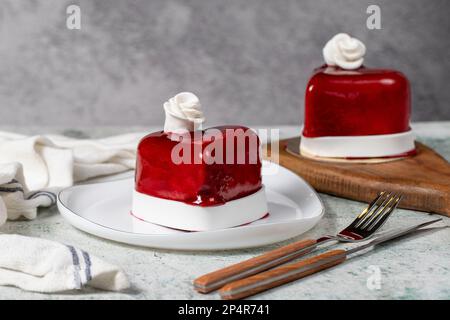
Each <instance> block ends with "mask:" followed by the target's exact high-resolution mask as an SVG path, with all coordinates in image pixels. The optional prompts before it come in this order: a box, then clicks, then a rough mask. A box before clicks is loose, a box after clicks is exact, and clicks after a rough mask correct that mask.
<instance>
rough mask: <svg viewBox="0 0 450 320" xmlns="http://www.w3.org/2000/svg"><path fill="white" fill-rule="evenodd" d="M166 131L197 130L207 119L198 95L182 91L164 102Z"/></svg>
mask: <svg viewBox="0 0 450 320" xmlns="http://www.w3.org/2000/svg"><path fill="white" fill-rule="evenodd" d="M164 110H165V112H166V122H165V124H164V131H165V132H175V131H178V130H188V131H192V130H197V129H198V128H199V127H200V125H201V124H202V123H203V122H204V121H205V117H204V116H203V111H202V106H201V104H200V100H199V99H198V97H197V96H196V95H195V94H193V93H191V92H181V93H179V94H177V95H176V96H174V97H172V98H170V99H169V101H166V102H165V103H164Z"/></svg>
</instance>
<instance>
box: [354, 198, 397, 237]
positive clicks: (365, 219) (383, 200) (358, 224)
mask: <svg viewBox="0 0 450 320" xmlns="http://www.w3.org/2000/svg"><path fill="white" fill-rule="evenodd" d="M391 194H392V193H391V192H387V193H384V194H383V195H382V196H381V197H380V199H379V200H381V203H379V201H377V203H375V205H374V207H375V209H373V207H372V208H371V209H373V210H369V211H368V212H367V214H365V215H364V217H363V218H362V219H360V220H359V221H358V222H357V223H356V224H355V225H354V226H353V227H354V228H357V229H359V228H361V225H362V224H364V223H365V222H366V221H367V219H369V218H370V217H371V216H372V215H373V214H374V213H375V212H377V211H378V210H379V209H380V208H382V207H383V206H384V205H385V204H386V201H388V200H389V198H390V196H391ZM377 204H378V205H377Z"/></svg>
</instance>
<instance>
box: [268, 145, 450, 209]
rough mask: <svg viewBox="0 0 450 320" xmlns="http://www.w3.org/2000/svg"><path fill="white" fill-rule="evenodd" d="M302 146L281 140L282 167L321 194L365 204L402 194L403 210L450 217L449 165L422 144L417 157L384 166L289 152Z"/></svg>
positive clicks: (391, 162) (418, 146)
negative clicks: (380, 196) (378, 197)
mask: <svg viewBox="0 0 450 320" xmlns="http://www.w3.org/2000/svg"><path fill="white" fill-rule="evenodd" d="M299 143H300V139H299V138H295V139H289V140H282V141H280V155H279V157H280V164H281V165H282V166H283V167H286V168H288V169H290V170H292V171H293V172H295V173H297V174H298V175H300V176H301V177H302V178H303V179H305V180H306V181H308V183H310V184H311V185H312V186H313V188H314V189H316V190H317V191H319V192H323V193H328V194H332V195H335V196H339V197H343V198H348V199H353V200H358V201H364V202H369V201H371V200H372V199H373V198H375V196H376V195H377V194H378V193H379V192H380V191H382V190H387V191H394V192H401V193H402V194H403V196H404V197H403V199H402V201H401V202H400V205H399V206H400V207H401V208H405V209H414V210H419V211H426V212H432V213H439V214H442V215H445V216H450V164H449V163H448V162H447V161H446V160H445V159H444V158H443V157H442V156H440V155H439V154H438V153H436V152H435V151H434V150H432V149H431V148H429V147H427V146H425V145H423V144H421V143H419V142H416V147H417V155H415V156H413V157H409V158H404V159H399V160H395V161H389V162H382V163H346V162H329V161H320V160H313V159H310V158H306V157H303V156H301V155H299V154H298V153H297V154H295V153H294V152H292V151H288V150H287V149H288V148H287V146H288V145H289V150H294V149H293V148H296V149H295V150H298V146H299ZM267 149H268V152H269V154H270V146H267Z"/></svg>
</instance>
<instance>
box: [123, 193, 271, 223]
mask: <svg viewBox="0 0 450 320" xmlns="http://www.w3.org/2000/svg"><path fill="white" fill-rule="evenodd" d="M131 210H132V214H133V215H134V216H135V217H136V218H138V219H141V220H144V221H147V222H151V223H155V224H158V225H162V226H166V227H170V228H175V229H180V230H189V231H207V230H216V229H224V228H231V227H236V226H240V225H243V224H246V223H250V222H253V221H255V220H258V219H261V218H262V217H264V216H265V215H266V214H267V213H268V207H267V199H266V192H265V189H264V186H263V187H262V188H261V189H260V190H258V191H257V192H255V193H253V194H251V195H248V196H246V197H243V198H240V199H236V200H232V201H228V202H226V203H225V204H223V205H218V206H211V207H201V206H196V205H190V204H186V203H184V202H180V201H173V200H167V199H162V198H157V197H152V196H149V195H146V194H143V193H140V192H137V191H136V190H134V191H133V203H132V209H131Z"/></svg>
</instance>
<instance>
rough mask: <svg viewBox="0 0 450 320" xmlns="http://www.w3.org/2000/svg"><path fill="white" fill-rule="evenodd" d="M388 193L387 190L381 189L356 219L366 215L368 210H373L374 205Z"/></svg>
mask: <svg viewBox="0 0 450 320" xmlns="http://www.w3.org/2000/svg"><path fill="white" fill-rule="evenodd" d="M385 193H386V191H381V192H380V193H378V196H377V197H376V198H375V199H373V200H372V202H371V203H370V204H369V205H368V206H367V208H365V209H364V210H363V211H362V212H361V213H360V214H359V215H358V216H357V217H356V219H361V218H362V217H364V216H365V215H366V214H367V212H369V211H370V210H372V208H373V206H374V205H375V204H376V203H377V202H378V200H379V199H380V198H381V197H382V196H383V195H384V194H385Z"/></svg>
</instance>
